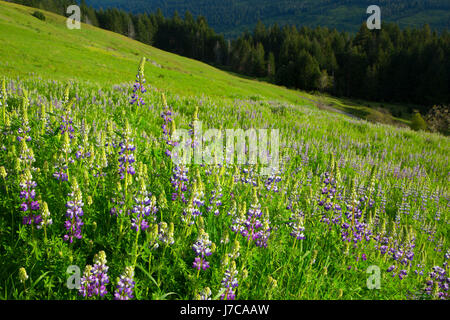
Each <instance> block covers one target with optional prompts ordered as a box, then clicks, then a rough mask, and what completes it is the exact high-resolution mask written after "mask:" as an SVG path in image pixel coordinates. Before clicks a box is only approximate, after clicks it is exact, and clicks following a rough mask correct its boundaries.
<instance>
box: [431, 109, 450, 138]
mask: <svg viewBox="0 0 450 320" xmlns="http://www.w3.org/2000/svg"><path fill="white" fill-rule="evenodd" d="M425 120H426V122H427V124H428V129H429V130H431V131H433V132H440V133H442V134H444V135H450V105H446V106H443V105H435V106H433V108H431V110H430V111H428V113H427V115H426V116H425Z"/></svg>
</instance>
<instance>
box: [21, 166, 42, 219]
mask: <svg viewBox="0 0 450 320" xmlns="http://www.w3.org/2000/svg"><path fill="white" fill-rule="evenodd" d="M36 186H37V184H36V182H34V181H33V176H32V175H31V172H30V170H28V169H26V170H25V173H24V174H23V175H22V177H21V182H20V187H21V189H22V190H21V191H20V195H19V196H20V198H21V199H22V201H23V202H22V203H21V205H20V210H21V211H23V212H24V213H25V214H26V215H25V216H24V217H23V221H22V222H23V224H32V223H33V224H35V225H39V224H40V223H41V221H42V218H41V215H40V214H38V213H37V212H38V211H39V202H38V201H36V200H35V199H34V198H35V196H36V191H35V189H34V188H36Z"/></svg>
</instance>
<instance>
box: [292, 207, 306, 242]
mask: <svg viewBox="0 0 450 320" xmlns="http://www.w3.org/2000/svg"><path fill="white" fill-rule="evenodd" d="M289 221H290V222H289V223H288V226H289V227H290V228H291V229H292V231H291V233H290V234H289V235H291V236H292V237H294V238H296V239H297V240H304V239H305V238H306V237H305V234H304V233H303V232H304V231H305V227H304V226H303V225H304V214H303V212H302V211H299V212H297V213H292V214H291V216H290V217H289Z"/></svg>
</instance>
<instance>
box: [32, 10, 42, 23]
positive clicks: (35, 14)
mask: <svg viewBox="0 0 450 320" xmlns="http://www.w3.org/2000/svg"><path fill="white" fill-rule="evenodd" d="M32 16H33V17H36V18H38V19H39V20H42V21H45V15H44V14H43V13H42V12H40V11H35V12H33V14H32Z"/></svg>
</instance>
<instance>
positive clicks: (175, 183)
mask: <svg viewBox="0 0 450 320" xmlns="http://www.w3.org/2000/svg"><path fill="white" fill-rule="evenodd" d="M188 173H189V167H185V166H183V165H179V166H177V165H176V166H174V168H173V174H172V177H171V178H170V182H171V184H172V187H173V188H174V189H175V192H174V193H173V194H172V201H175V200H176V199H177V198H178V197H179V198H180V199H181V200H182V201H183V202H185V203H186V198H185V195H184V192H186V190H187V182H188V181H189V178H188V176H187V175H188Z"/></svg>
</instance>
